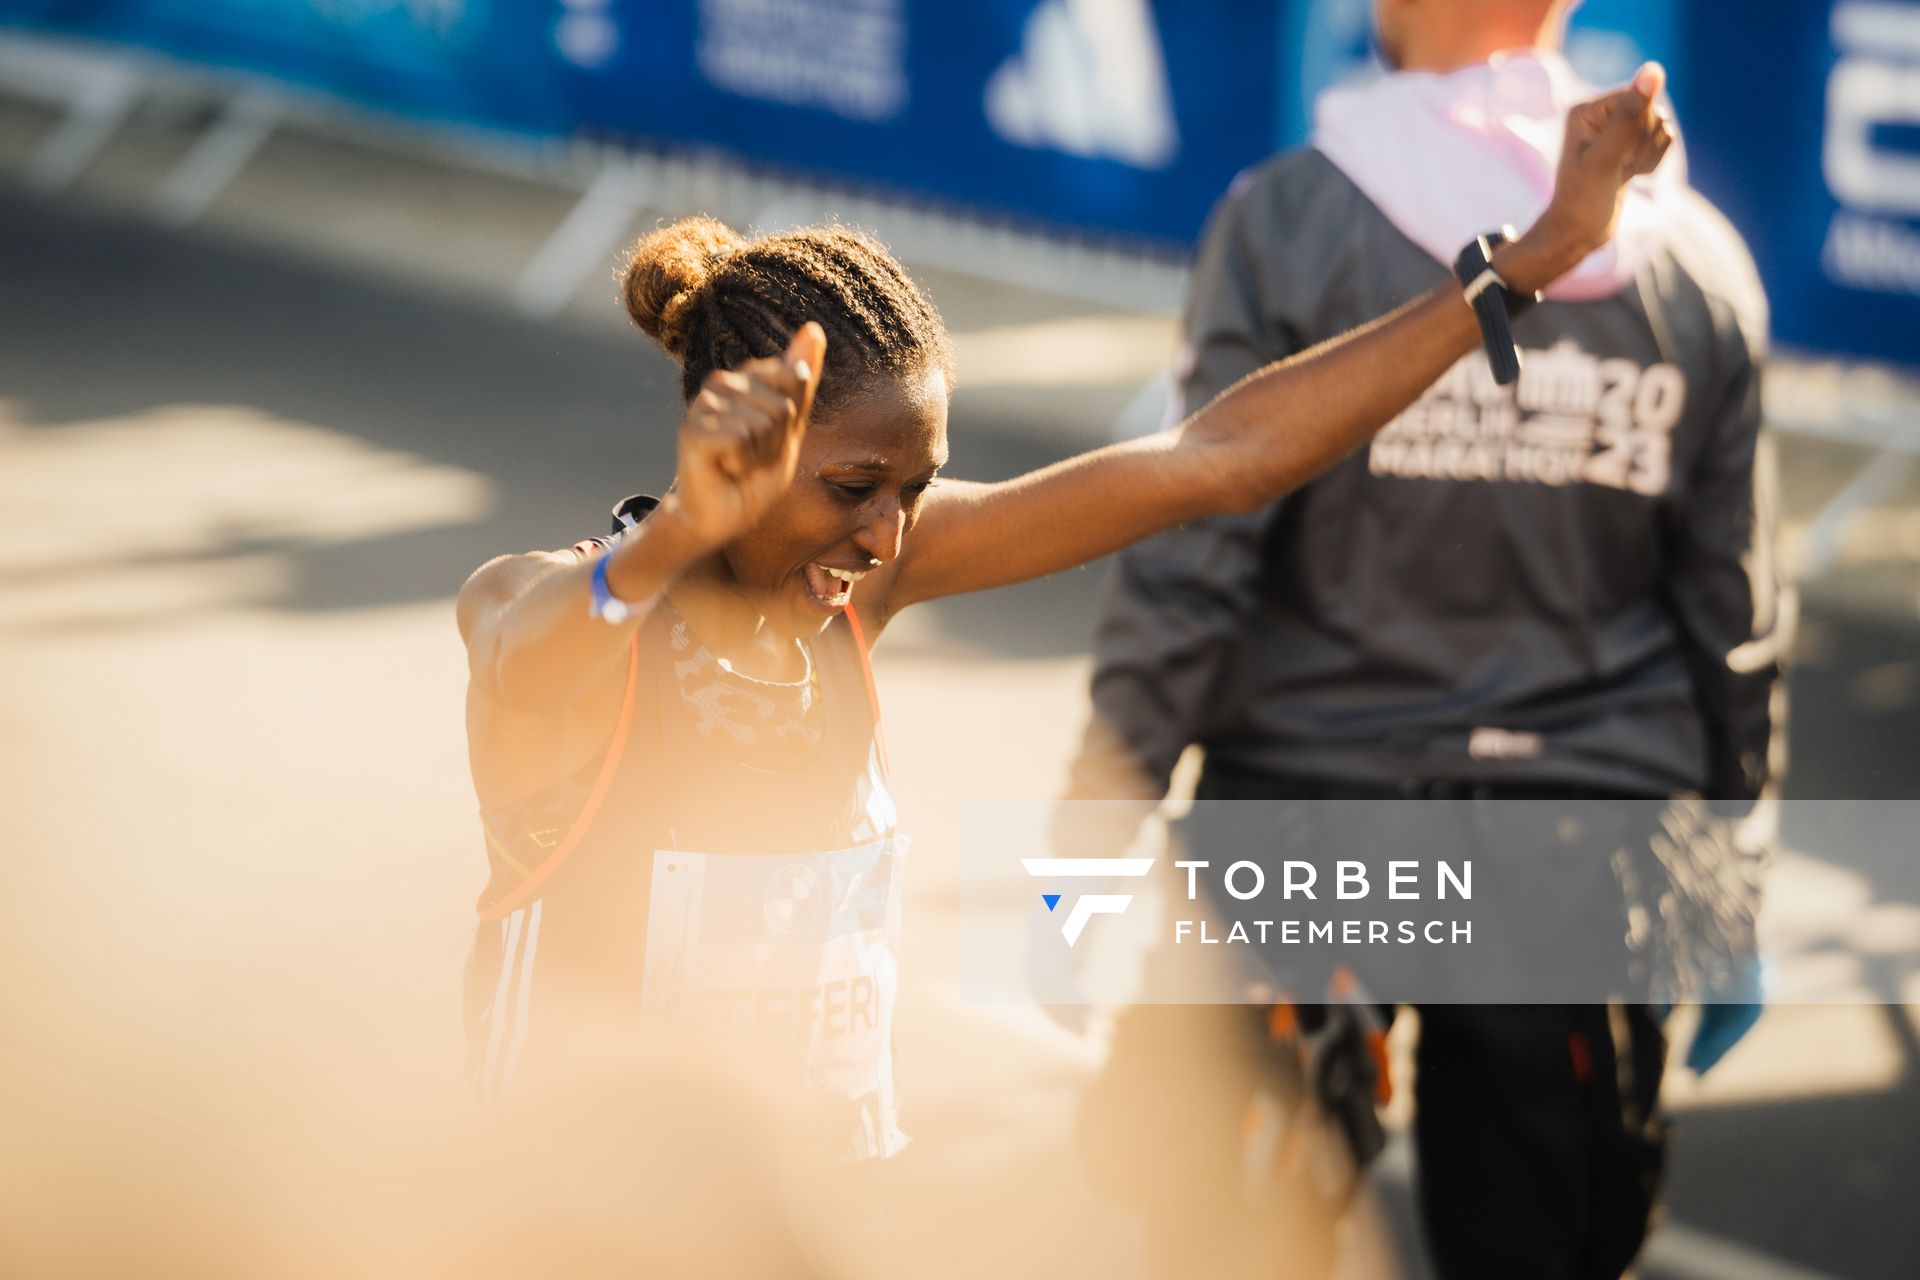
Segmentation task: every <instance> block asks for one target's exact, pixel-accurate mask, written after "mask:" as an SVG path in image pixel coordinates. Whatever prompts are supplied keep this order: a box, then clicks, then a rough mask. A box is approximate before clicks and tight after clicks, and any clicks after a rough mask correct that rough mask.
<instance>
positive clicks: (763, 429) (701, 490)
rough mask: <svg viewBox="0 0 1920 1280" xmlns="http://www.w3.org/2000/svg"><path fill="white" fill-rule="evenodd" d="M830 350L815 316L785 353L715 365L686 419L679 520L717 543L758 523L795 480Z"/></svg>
mask: <svg viewBox="0 0 1920 1280" xmlns="http://www.w3.org/2000/svg"><path fill="white" fill-rule="evenodd" d="M826 354H827V335H826V331H825V330H824V329H822V328H821V327H820V326H819V325H818V324H815V323H814V322H813V321H811V320H809V321H808V322H807V323H806V324H804V325H801V326H800V329H799V331H798V332H797V333H795V334H794V335H793V340H792V341H791V342H789V343H788V344H787V350H786V354H784V355H782V356H778V357H769V358H767V359H763V360H754V361H751V362H750V363H748V364H745V365H742V366H741V367H740V368H738V369H721V370H715V371H714V372H713V373H710V374H708V375H707V376H706V379H705V380H704V381H703V382H702V383H701V384H700V393H699V394H698V395H696V396H695V397H694V398H693V401H692V403H690V404H688V405H687V412H686V416H685V417H684V418H682V419H681V421H680V444H679V454H680V456H679V464H678V467H677V469H676V471H675V475H674V482H673V499H672V501H673V503H674V505H675V506H676V508H677V510H676V514H677V516H678V517H679V521H680V523H681V524H682V525H683V526H684V527H685V528H686V529H687V530H688V531H689V532H691V533H692V534H693V535H694V536H695V537H696V538H698V539H699V540H700V541H701V542H702V543H704V544H706V545H708V546H714V547H717V546H719V545H721V544H722V543H725V542H728V541H730V540H731V539H733V538H736V537H738V536H739V535H741V534H743V533H745V532H746V531H747V530H749V529H751V528H753V526H754V525H756V524H758V523H759V521H760V517H761V516H763V515H765V514H766V513H767V508H769V507H771V506H772V505H773V503H774V502H775V501H776V500H777V499H778V498H779V497H780V495H781V494H783V493H785V492H786V491H787V486H788V485H790V484H792V483H793V471H794V466H795V464H796V463H797V462H798V461H799V458H800V441H801V440H802V438H804V437H805V435H806V430H807V418H808V416H809V415H810V414H811V413H812V412H813V395H814V391H815V390H816V389H817V388H818V387H819V385H820V370H821V367H822V365H823V363H824V362H825V359H826Z"/></svg>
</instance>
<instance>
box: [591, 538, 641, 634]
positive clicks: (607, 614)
mask: <svg viewBox="0 0 1920 1280" xmlns="http://www.w3.org/2000/svg"><path fill="white" fill-rule="evenodd" d="M611 559H613V552H612V551H611V550H609V551H608V552H607V553H606V554H605V555H603V556H601V557H600V558H599V559H598V560H595V561H594V562H593V607H592V609H591V611H590V612H591V613H592V615H593V616H594V617H596V618H599V619H600V620H601V621H602V622H609V623H612V624H613V625H614V626H616V627H617V626H619V625H620V624H621V623H623V622H625V621H626V620H627V619H628V618H631V617H632V616H633V614H634V607H633V606H632V605H630V604H628V603H627V602H626V601H625V600H622V599H621V598H620V597H619V596H616V595H614V594H613V589H612V588H610V587H609V586H607V561H609V560H611Z"/></svg>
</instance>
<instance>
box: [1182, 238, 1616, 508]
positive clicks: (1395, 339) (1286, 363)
mask: <svg viewBox="0 0 1920 1280" xmlns="http://www.w3.org/2000/svg"><path fill="white" fill-rule="evenodd" d="M1580 256H1581V255H1580V251H1579V250H1578V249H1577V248H1575V247H1573V246H1572V245H1570V244H1569V243H1568V242H1567V241H1566V240H1565V238H1564V237H1560V236H1558V235H1557V234H1555V233H1554V232H1552V231H1550V230H1546V229H1538V230H1536V231H1533V232H1529V233H1528V234H1527V235H1526V236H1523V237H1521V238H1520V240H1519V241H1517V242H1515V243H1514V244H1512V245H1510V246H1508V247H1506V248H1503V249H1502V250H1500V251H1499V252H1498V253H1496V254H1495V255H1494V265H1495V267H1496V268H1497V269H1498V270H1499V271H1500V273H1501V276H1502V277H1503V278H1504V279H1506V280H1507V281H1508V282H1509V283H1510V284H1512V285H1513V287H1514V288H1515V289H1516V290H1522V291H1531V290H1532V289H1535V288H1538V287H1540V286H1541V285H1543V284H1545V283H1547V282H1548V281H1551V280H1553V279H1554V278H1556V277H1557V276H1558V275H1560V274H1561V273H1562V272H1564V271H1565V270H1567V269H1569V268H1570V267H1571V266H1573V265H1574V263H1577V262H1578V261H1579V258H1580ZM1479 343H1480V330H1479V326H1478V325H1477V323H1476V322H1475V320H1474V316H1473V309H1472V308H1471V307H1470V306H1468V305H1467V302H1466V300H1465V298H1464V297H1463V296H1462V294H1461V291H1460V288H1459V286H1458V285H1456V284H1453V283H1452V282H1449V283H1447V284H1444V285H1440V286H1438V287H1436V288H1434V289H1433V290H1431V291H1430V292H1428V293H1426V294H1425V295H1423V296H1422V297H1420V298H1417V299H1415V300H1414V301H1413V302H1410V303H1408V304H1407V305H1406V306H1404V307H1401V308H1400V309H1399V310H1398V311H1395V312H1393V313H1391V314H1389V315H1387V316H1384V317H1382V318H1381V319H1379V320H1376V321H1374V322H1372V323H1371V324H1367V325H1363V326H1361V327H1360V328H1358V329H1355V330H1354V331H1352V332H1351V333H1347V334H1343V335H1342V336H1340V337H1338V338H1335V339H1332V340H1331V341H1328V342H1324V343H1321V344H1320V345H1319V346H1316V347H1313V348H1311V349H1309V350H1307V351H1303V352H1301V353H1300V354H1298V355H1296V356H1293V357H1290V358H1289V359H1286V360H1283V361H1280V362H1279V363H1277V364H1272V365H1268V366H1267V367H1266V368H1264V369H1261V370H1259V371H1257V372H1255V373H1252V374H1249V375H1248V376H1247V377H1245V378H1243V379H1241V380H1240V381H1239V382H1238V383H1236V384H1234V385H1233V386H1231V387H1229V388H1228V389H1227V390H1226V391H1224V392H1222V393H1221V394H1220V395H1219V396H1217V397H1215V398H1214V399H1213V400H1212V401H1211V402H1210V403H1209V404H1207V405H1206V406H1205V407H1204V408H1203V409H1201V410H1200V411H1199V412H1198V413H1196V414H1194V415H1193V416H1192V417H1191V418H1189V419H1188V420H1187V421H1186V422H1185V423H1183V424H1182V425H1181V426H1180V427H1178V428H1176V430H1177V431H1179V432H1180V433H1181V436H1182V445H1183V447H1195V448H1199V449H1202V450H1204V451H1206V453H1207V455H1208V457H1209V459H1210V461H1211V464H1212V469H1213V470H1214V471H1215V472H1216V473H1217V474H1218V476H1219V481H1220V483H1219V492H1218V494H1217V495H1216V499H1215V501H1216V503H1217V505H1218V507H1219V508H1220V509H1221V510H1224V511H1254V510H1258V509H1259V508H1260V507H1263V506H1265V505H1266V504H1267V503H1269V502H1272V501H1273V500H1274V499H1276V498H1279V497H1280V496H1282V495H1283V494H1286V493H1289V492H1291V491H1292V490H1294V489H1296V488H1298V487H1299V486H1300V485H1302V484H1304V483H1305V482H1306V481H1308V480H1310V479H1312V478H1313V477H1314V476H1316V475H1318V474H1320V473H1321V472H1322V471H1324V470H1326V469H1327V468H1328V467H1330V466H1332V465H1333V464H1334V463H1336V462H1338V461H1339V460H1340V459H1341V458H1343V457H1345V456H1346V455H1347V454H1349V453H1351V452H1352V451H1353V450H1355V449H1356V448H1358V447H1359V446H1360V445H1361V444H1363V443H1365V442H1366V440H1367V438H1368V437H1370V436H1371V435H1373V433H1374V432H1376V431H1378V430H1379V429H1380V428H1381V427H1383V426H1385V425H1386V424H1387V423H1388V422H1389V421H1391V420H1392V419H1393V417H1394V416H1395V415H1397V414H1398V413H1400V412H1401V411H1402V410H1403V409H1405V408H1406V407H1407V406H1408V405H1410V404H1412V403H1413V402H1414V401H1415V400H1417V399H1418V398H1419V397H1420V395H1421V393H1422V392H1424V391H1425V390H1426V389H1427V388H1428V387H1429V386H1431V385H1433V383H1434V382H1435V381H1436V380H1437V379H1438V378H1439V377H1440V376H1441V375H1442V374H1444V373H1445V372H1446V371H1447V370H1448V369H1449V368H1451V367H1452V366H1453V364H1454V362H1455V361H1457V360H1459V359H1460V358H1461V357H1462V356H1464V355H1466V354H1468V353H1469V352H1471V351H1472V350H1474V348H1475V347H1477V346H1478V345H1479Z"/></svg>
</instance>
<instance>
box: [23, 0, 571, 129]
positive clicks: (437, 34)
mask: <svg viewBox="0 0 1920 1280" xmlns="http://www.w3.org/2000/svg"><path fill="white" fill-rule="evenodd" d="M558 7H559V6H558V4H557V3H554V2H553V0H0V23H7V22H13V23H18V24H21V25H25V26H34V27H41V28H45V29H49V30H56V31H65V32H72V33H75V34H79V35H85V36H92V37H97V38H99V39H103V40H110V41H114V42H117V43H122V44H129V45H137V46H140V47H143V48H148V49H157V50H159V51H161V52H163V53H168V54H172V55H174V56H175V57H178V58H181V59H184V60H187V61H190V62H198V63H203V64H210V65H213V66H218V67H223V68H228V69H232V70H237V71H247V72H255V73H259V74H261V75H265V76H269V77H272V78H274V79H278V80H283V81H289V82H292V83H295V84H301V85H306V86H309V87H311V88H315V89H320V90H323V91H325V92H327V93H329V94H332V95H335V96H338V97H345V98H351V99H353V100H354V101H356V102H361V103H365V104H367V105H369V106H374V107H378V108H381V109H384V110H389V111H394V112H398V113H401V114H407V115H415V116H422V117H427V118H431V119H439V120H455V121H461V122H467V123H474V124H481V125H488V126H492V127H496V128H501V129H507V130H514V131H520V132H537V133H560V132H565V131H566V130H568V129H570V128H571V127H572V123H573V122H572V120H571V119H570V118H569V116H568V115H567V98H566V87H567V86H566V73H565V68H564V67H563V66H562V65H561V63H560V62H559V61H558V60H557V59H555V58H554V57H553V56H552V55H551V54H550V52H549V49H550V43H549V42H550V28H551V17H550V13H549V11H550V10H552V9H556V8H558Z"/></svg>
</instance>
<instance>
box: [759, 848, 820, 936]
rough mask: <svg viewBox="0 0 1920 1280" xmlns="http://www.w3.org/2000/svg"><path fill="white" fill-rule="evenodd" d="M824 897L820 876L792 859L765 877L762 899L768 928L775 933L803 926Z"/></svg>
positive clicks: (813, 914) (790, 931)
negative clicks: (765, 884)
mask: <svg viewBox="0 0 1920 1280" xmlns="http://www.w3.org/2000/svg"><path fill="white" fill-rule="evenodd" d="M824 896H825V894H824V893H823V892H822V890H821V885H820V876H819V874H818V873H817V872H815V871H814V869H813V868H812V867H809V866H807V865H806V864H805V863H800V862H795V863H790V864H789V865H787V866H784V867H782V868H780V869H779V870H778V871H776V872H774V873H773V875H772V876H770V877H768V879H767V889H766V894H765V896H764V898H763V899H762V902H761V905H762V907H763V908H764V910H765V911H766V916H767V927H768V928H770V929H772V930H773V931H774V932H775V933H793V932H795V931H796V930H799V929H803V928H805V927H806V926H807V924H809V923H810V922H811V921H812V920H813V918H814V916H815V915H817V914H818V913H819V911H820V904H821V899H822V898H823V897H824Z"/></svg>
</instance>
